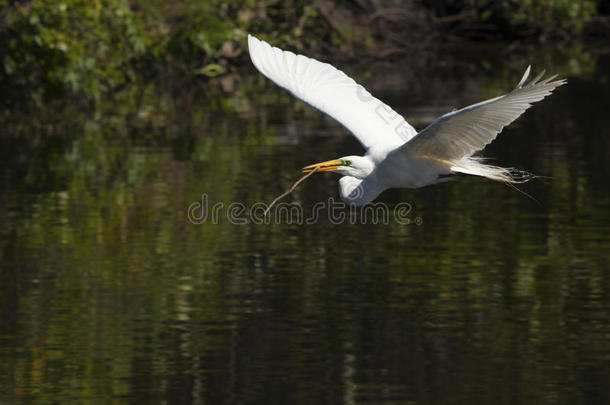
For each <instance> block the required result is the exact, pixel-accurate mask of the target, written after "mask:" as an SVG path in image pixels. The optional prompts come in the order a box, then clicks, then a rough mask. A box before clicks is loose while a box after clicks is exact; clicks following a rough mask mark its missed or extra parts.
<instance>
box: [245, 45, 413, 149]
mask: <svg viewBox="0 0 610 405" xmlns="http://www.w3.org/2000/svg"><path fill="white" fill-rule="evenodd" d="M248 48H249V50H250V58H251V59H252V62H253V63H254V66H256V68H257V69H258V70H260V72H261V73H262V74H264V75H265V76H267V77H268V78H269V79H271V80H272V81H273V82H275V83H276V84H277V85H278V86H280V87H283V88H284V89H286V90H288V91H289V92H290V93H292V94H293V95H294V96H295V97H297V98H299V99H301V100H302V101H304V102H306V103H307V104H309V105H311V106H312V107H315V108H317V109H318V110H320V111H322V112H323V113H326V114H328V115H329V116H331V117H332V118H334V119H336V120H337V121H339V122H340V123H341V124H342V125H343V126H344V127H346V128H347V129H348V130H349V131H350V132H351V133H352V134H354V136H355V137H356V138H358V140H359V141H360V143H361V144H362V145H363V146H364V147H365V148H366V149H369V148H370V147H372V146H374V145H396V146H399V145H402V144H403V143H405V142H406V141H408V140H409V139H411V138H412V137H413V136H415V134H416V133H417V131H415V129H414V128H413V127H412V126H411V125H409V124H408V123H407V121H405V119H404V118H403V117H402V116H401V115H400V114H398V113H397V112H396V111H394V110H393V109H392V108H390V107H389V106H388V105H386V104H384V103H382V102H381V101H379V100H378V99H376V98H375V97H373V96H372V95H371V94H370V93H369V92H368V91H366V90H365V89H364V87H362V86H360V85H358V84H357V83H356V82H355V81H354V80H353V79H351V78H350V77H349V76H347V75H346V74H345V73H343V72H342V71H340V70H338V69H336V68H335V67H333V66H332V65H329V64H328V63H322V62H319V61H317V60H315V59H311V58H308V57H306V56H303V55H295V54H294V53H292V52H289V51H282V50H281V49H279V48H275V47H271V45H269V44H268V43H266V42H265V41H261V40H259V39H257V38H255V37H253V36H251V35H248Z"/></svg>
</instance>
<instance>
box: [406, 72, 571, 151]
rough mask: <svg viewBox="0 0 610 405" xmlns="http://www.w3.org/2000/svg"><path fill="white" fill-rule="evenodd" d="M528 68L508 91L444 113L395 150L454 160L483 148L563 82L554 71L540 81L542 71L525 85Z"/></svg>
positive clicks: (564, 81)
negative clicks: (516, 83)
mask: <svg viewBox="0 0 610 405" xmlns="http://www.w3.org/2000/svg"><path fill="white" fill-rule="evenodd" d="M529 72H530V67H529V66H528V68H527V70H526V71H525V73H524V75H523V78H522V79H521V81H520V82H519V84H518V85H517V87H516V88H515V89H514V90H513V91H511V92H510V93H508V94H505V95H503V96H500V97H496V98H493V99H490V100H486V101H483V102H480V103H477V104H473V105H471V106H468V107H465V108H462V109H461V110H458V111H454V112H450V113H448V114H445V115H443V116H442V117H440V118H438V119H437V120H435V121H434V122H432V123H431V124H430V125H428V126H427V127H426V128H424V129H423V130H422V131H421V132H420V133H419V134H417V136H415V137H414V138H413V139H411V140H410V141H409V142H407V143H406V144H404V145H403V146H401V147H400V148H399V149H398V150H397V151H396V152H398V153H411V154H415V155H417V156H427V157H432V158H438V159H445V160H453V159H460V158H462V157H465V156H470V155H472V154H473V153H474V152H476V151H478V150H481V149H483V148H484V147H485V146H486V145H487V144H489V143H490V142H491V141H493V140H494V139H495V138H496V136H497V135H498V134H499V133H500V132H501V131H502V129H503V128H504V127H505V126H507V125H508V124H510V123H511V122H513V121H514V120H516V119H517V118H518V117H519V116H520V115H521V114H523V112H524V111H525V110H527V109H528V108H529V107H531V106H532V104H533V103H535V102H537V101H540V100H542V99H543V98H544V97H546V96H548V95H549V94H551V92H552V91H553V90H554V89H555V88H556V87H558V86H561V85H562V84H564V83H566V80H565V79H564V80H555V81H552V80H553V79H554V78H555V77H556V75H554V76H551V77H549V78H547V79H545V80H543V81H540V79H541V78H542V76H543V75H544V71H543V72H542V73H540V74H539V75H538V76H536V78H534V80H532V81H531V82H529V83H528V84H526V85H525V86H524V85H523V84H524V83H525V81H526V80H527V77H528V76H529Z"/></svg>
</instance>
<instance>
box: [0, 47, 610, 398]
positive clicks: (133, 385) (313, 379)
mask: <svg viewBox="0 0 610 405" xmlns="http://www.w3.org/2000/svg"><path fill="white" fill-rule="evenodd" d="M466 53H469V52H466ZM470 53H473V52H470ZM474 54H475V55H476V52H474ZM550 55H551V56H548V55H547V54H543V55H542V56H537V57H538V58H542V60H537V62H538V66H540V65H544V66H545V67H546V68H547V69H548V70H549V71H558V72H560V73H561V74H562V75H563V76H567V77H568V79H569V84H568V85H567V86H564V87H562V88H560V89H559V90H558V91H557V92H556V94H554V95H553V96H552V97H550V98H549V99H547V100H545V101H544V102H542V103H540V104H538V105H536V107H535V108H533V109H532V110H530V111H528V113H527V114H526V115H525V116H523V117H522V118H521V119H520V120H519V121H518V122H517V123H516V124H514V125H513V126H511V127H510V128H509V129H507V130H506V131H505V133H504V134H503V135H502V136H500V138H499V139H498V140H497V141H496V142H494V143H493V144H492V145H491V146H490V147H489V148H488V149H487V150H486V151H485V155H486V156H491V157H494V158H495V159H496V160H495V162H496V163H498V164H500V165H515V166H517V167H520V168H523V169H526V170H529V171H532V172H534V173H537V174H540V175H544V176H549V177H551V178H548V179H547V178H540V179H536V180H534V181H532V182H530V183H528V184H526V185H524V186H523V191H525V192H527V193H528V194H529V195H531V196H532V198H533V199H535V200H536V201H534V200H533V199H532V198H528V197H527V196H525V195H524V194H522V193H519V192H517V191H515V190H513V189H511V188H509V187H506V186H504V185H501V184H497V183H493V182H490V181H484V180H481V179H476V178H461V179H459V180H458V181H454V182H448V183H444V184H440V185H436V186H432V187H428V188H425V189H419V190H390V191H387V192H385V193H383V194H382V195H381V197H380V198H379V201H380V202H383V203H385V204H387V206H388V207H389V209H390V210H391V211H392V210H394V209H395V208H396V207H397V206H400V204H405V203H408V204H409V207H410V211H409V212H408V213H407V214H406V217H405V218H407V219H409V221H408V222H409V223H408V224H406V223H405V221H402V222H400V221H397V220H396V218H395V217H393V216H392V217H390V219H389V221H388V223H387V224H383V223H380V224H374V223H371V221H367V223H364V224H363V223H361V222H362V220H363V215H362V213H361V212H355V213H350V212H349V210H345V209H344V210H341V211H340V212H342V213H343V214H345V218H344V219H343V220H341V221H336V220H333V219H332V218H329V217H328V215H326V214H324V215H321V217H320V219H319V220H317V221H315V223H311V224H299V223H287V221H280V223H279V224H277V223H275V221H274V222H273V223H271V224H256V223H253V222H252V221H249V220H248V217H247V216H246V215H245V214H244V215H242V216H239V217H240V219H246V220H247V221H246V223H245V224H235V223H232V222H235V221H230V220H229V218H228V215H229V205H230V204H231V203H233V202H237V203H241V204H243V205H244V206H245V207H247V208H248V209H249V208H250V207H252V206H254V205H255V204H256V203H259V202H265V203H266V202H269V201H271V200H272V199H273V198H274V197H275V196H276V195H278V194H279V193H281V192H282V191H284V190H286V189H287V188H288V187H289V186H290V185H291V184H292V183H293V182H294V181H295V180H296V179H297V178H298V177H299V176H300V172H299V168H300V167H302V166H304V165H305V164H309V163H314V162H318V161H321V160H327V159H333V158H336V157H339V156H345V155H349V154H360V153H361V150H360V147H359V145H358V143H357V142H356V141H355V140H354V139H352V138H351V137H350V136H349V135H347V134H346V132H345V130H343V129H342V128H341V127H339V126H338V125H336V124H335V123H333V122H332V121H331V120H329V119H327V118H325V117H324V116H322V115H321V114H319V113H317V112H315V111H313V110H310V109H309V108H308V107H306V106H302V105H301V104H298V103H296V102H293V101H292V100H290V98H289V97H288V96H285V95H283V94H282V93H281V92H280V91H279V90H276V89H275V88H273V87H272V86H271V85H268V84H265V82H264V81H262V79H260V78H259V77H258V76H257V75H254V74H253V72H252V71H251V70H247V72H249V73H252V75H251V76H250V75H248V74H247V73H246V74H245V76H240V77H239V78H238V79H237V84H236V85H235V86H237V87H239V86H246V84H248V83H251V82H255V83H259V86H261V87H259V88H262V89H263V91H260V92H259V91H253V92H251V93H248V94H247V97H244V98H243V99H241V98H239V97H235V96H229V97H228V100H229V101H225V103H233V105H242V104H243V105H242V106H241V107H239V108H237V110H238V112H232V110H234V108H226V106H225V107H223V108H220V109H218V108H216V110H214V109H213V108H211V109H210V108H208V109H206V110H198V109H196V108H193V109H192V110H190V109H188V108H186V109H182V108H179V106H178V107H176V106H172V104H171V103H170V104H169V105H164V104H162V103H158V104H155V103H156V102H154V101H151V103H150V105H152V107H150V108H149V109H147V108H148V107H147V108H140V109H139V110H138V111H137V116H138V119H137V120H135V121H134V120H131V121H129V124H121V123H120V122H119V123H118V124H117V123H116V122H113V121H112V120H106V119H104V117H101V118H100V117H99V116H94V115H92V116H86V115H85V116H77V117H74V118H73V119H74V123H72V122H67V123H59V124H55V125H53V126H44V125H42V126H41V125H22V126H12V127H11V128H13V132H12V133H10V134H5V135H4V136H3V137H2V138H1V141H0V142H1V145H0V150H1V152H0V153H1V155H2V162H1V163H0V168H1V171H0V173H2V181H1V183H0V184H1V186H0V197H1V198H0V229H1V230H0V235H1V237H2V239H1V245H0V252H1V253H0V297H1V300H0V319H1V320H0V359H1V361H0V403H36V404H43V403H44V404H46V403H89V402H90V403H102V402H113V403H206V404H220V403H261V404H270V403H278V404H287V403H303V404H318V403H332V404H339V403H345V404H364V403H388V404H404V403H417V404H441V403H464V404H471V403H505V404H528V403H531V404H541V403H569V404H606V403H609V402H610V394H608V390H607V388H606V385H607V382H608V381H610V274H609V271H610V270H609V269H610V260H609V259H610V253H609V252H610V236H609V231H610V182H609V180H608V178H609V177H610V166H609V165H608V162H609V161H610V160H609V151H610V148H609V139H610V136H609V132H608V94H610V81H609V79H610V60H609V58H608V56H607V54H601V55H600V54H596V53H595V52H593V50H591V51H590V52H588V53H585V56H582V55H580V56H575V57H574V59H573V60H572V59H569V58H563V57H561V58H559V57H554V56H553V55H554V54H552V53H551V54H550ZM463 57H464V58H466V60H470V59H468V56H463ZM470 57H472V55H471V56H470ZM455 58H458V57H457V56H455ZM459 60H461V59H458V61H459ZM519 62H521V61H520V60H519ZM489 63H490V67H489V68H488V70H486V71H485V72H486V73H485V74H483V75H481V76H479V75H477V74H476V72H478V71H480V69H479V68H477V69H479V70H477V69H474V70H473V69H470V70H468V69H469V68H457V70H456V71H457V72H459V74H460V75H461V76H459V77H457V78H456V77H453V78H451V74H450V73H451V71H450V70H443V71H441V73H439V74H438V75H437V74H436V73H437V72H428V71H423V72H422V76H423V77H422V78H420V81H423V82H430V83H433V84H431V89H430V92H433V89H432V87H433V88H434V92H437V91H441V90H442V89H441V88H442V87H446V89H447V91H446V92H445V93H442V94H441V95H438V96H435V97H432V98H428V97H427V96H426V92H425V91H423V90H421V89H419V90H417V91H415V90H414V91H413V94H414V96H413V97H406V98H405V97H404V95H405V94H409V88H410V87H409V86H410V84H409V83H408V82H407V83H406V84H405V83H402V82H401V81H400V77H401V74H402V70H401V69H400V68H394V69H393V70H387V69H388V68H387V66H385V65H384V66H382V67H381V68H378V69H377V70H375V69H374V68H371V69H372V72H373V73H374V75H373V74H372V75H370V76H367V75H363V76H362V77H360V80H362V81H363V83H364V84H366V85H367V86H369V87H371V89H372V90H373V91H375V92H376V94H381V95H382V97H383V98H384V99H385V100H388V101H390V102H391V103H392V104H393V105H395V106H396V109H397V110H398V111H400V112H401V113H404V114H405V116H406V117H407V119H408V120H410V121H412V122H415V123H416V126H417V127H421V126H422V125H424V124H425V123H426V122H428V121H429V119H430V118H431V116H434V115H438V114H441V113H443V112H445V111H447V110H450V109H451V108H453V107H459V106H461V105H465V104H468V103H471V102H475V101H479V100H480V99H481V98H483V97H488V96H491V95H496V94H498V92H501V91H505V90H508V89H509V88H510V86H511V84H514V83H516V81H517V80H518V79H519V77H520V76H519V75H520V69H521V66H525V64H523V63H516V62H515V64H516V65H517V67H516V68H512V67H507V68H502V66H504V65H503V64H502V63H500V61H499V60H498V59H494V58H491V59H490V61H489ZM458 66H459V64H458ZM354 71H357V69H354ZM380 72H384V73H380ZM468 72H470V73H468ZM467 73H468V74H467ZM367 77H368V79H367ZM397 78H398V79H397ZM396 83H402V85H401V86H402V87H397V86H398V85H397V84H396ZM223 85H224V86H225V87H226V86H227V84H226V83H224V84H223ZM262 86H264V87H262ZM417 86H421V83H419V84H418V83H415V84H413V87H417ZM448 94H451V96H450V97H449V96H447V95H448ZM145 99H146V97H145ZM426 101H427V103H426ZM240 103H241V104H240ZM117 108H118V107H117ZM32 119H33V120H34V121H36V117H33V118H32ZM336 180H337V178H336V177H334V176H333V175H332V174H319V175H318V174H316V175H314V176H313V177H312V178H310V179H308V180H307V181H306V182H305V183H303V184H302V185H301V186H300V187H299V188H298V189H297V190H296V191H295V193H293V194H292V195H290V196H289V197H288V198H287V201H288V202H297V203H299V204H300V206H301V207H302V208H303V214H304V215H306V216H309V215H310V214H311V213H312V207H313V206H314V205H315V204H316V202H320V201H327V199H328V198H329V197H333V198H335V199H337V198H338V196H337V189H336V188H337V187H336ZM204 195H205V197H203V196H204ZM202 198H204V199H206V198H207V202H208V204H209V207H211V206H212V205H214V204H222V209H221V210H220V211H219V212H220V214H219V217H218V220H217V221H212V217H208V218H207V220H206V221H205V222H203V223H201V224H194V223H192V222H191V221H189V219H188V217H187V211H188V208H189V207H190V206H192V205H193V204H194V203H197V202H201V201H202ZM392 212H393V211H392ZM403 219H404V218H403ZM337 222H338V223H337Z"/></svg>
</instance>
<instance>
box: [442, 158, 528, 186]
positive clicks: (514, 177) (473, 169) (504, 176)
mask: <svg viewBox="0 0 610 405" xmlns="http://www.w3.org/2000/svg"><path fill="white" fill-rule="evenodd" d="M451 163H452V166H451V170H452V171H454V172H457V173H464V174H471V175H474V176H481V177H486V178H488V179H491V180H496V181H501V182H504V183H525V182H526V181H528V180H531V179H533V178H534V177H536V176H535V175H533V174H531V173H528V172H526V171H523V170H519V169H516V168H514V167H500V166H493V165H488V164H486V163H484V159H482V158H476V157H472V156H469V157H464V158H462V159H460V160H457V161H454V162H451Z"/></svg>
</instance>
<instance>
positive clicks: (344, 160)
mask: <svg viewBox="0 0 610 405" xmlns="http://www.w3.org/2000/svg"><path fill="white" fill-rule="evenodd" d="M341 163H343V165H344V166H351V165H352V161H351V160H346V159H342V160H341Z"/></svg>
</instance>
